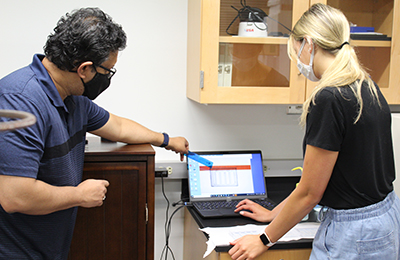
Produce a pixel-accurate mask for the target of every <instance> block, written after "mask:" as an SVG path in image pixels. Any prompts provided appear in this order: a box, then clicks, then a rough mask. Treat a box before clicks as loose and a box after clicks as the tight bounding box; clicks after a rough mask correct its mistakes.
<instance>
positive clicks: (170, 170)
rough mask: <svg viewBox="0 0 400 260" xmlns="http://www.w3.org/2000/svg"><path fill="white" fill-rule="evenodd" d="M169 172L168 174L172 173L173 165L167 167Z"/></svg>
mask: <svg viewBox="0 0 400 260" xmlns="http://www.w3.org/2000/svg"><path fill="white" fill-rule="evenodd" d="M167 172H168V175H171V174H172V167H171V166H168V167H167Z"/></svg>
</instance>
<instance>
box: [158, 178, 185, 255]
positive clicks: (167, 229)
mask: <svg viewBox="0 0 400 260" xmlns="http://www.w3.org/2000/svg"><path fill="white" fill-rule="evenodd" d="M161 190H162V194H163V196H164V198H165V200H166V201H167V209H166V212H165V223H164V232H165V245H164V248H163V250H162V251H161V255H160V260H162V258H163V256H165V260H167V259H168V253H171V256H172V259H174V260H175V255H174V252H173V251H172V248H171V247H170V246H169V237H170V235H171V224H172V217H173V216H174V215H175V214H176V212H178V211H179V210H180V209H181V208H183V207H186V206H189V204H188V203H186V202H184V203H183V204H181V206H179V207H178V208H177V209H175V210H174V211H173V212H172V214H171V216H169V217H168V213H169V205H170V202H169V200H168V198H167V195H166V194H165V191H164V178H163V177H161ZM180 202H183V199H181V200H179V201H178V202H175V203H172V206H173V207H175V206H176V205H178V204H179V203H180Z"/></svg>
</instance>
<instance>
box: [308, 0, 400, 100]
mask: <svg viewBox="0 0 400 260" xmlns="http://www.w3.org/2000/svg"><path fill="white" fill-rule="evenodd" d="M317 2H320V3H324V4H328V5H330V6H332V7H335V8H338V9H340V10H341V11H342V12H343V13H344V14H345V15H346V17H347V19H348V20H349V22H351V23H352V24H356V25H357V26H365V27H374V29H375V32H377V33H382V34H386V35H387V36H388V37H391V40H389V41H378V40H351V45H353V46H355V49H356V51H357V53H358V57H359V59H360V61H361V63H362V64H363V65H364V66H365V67H366V68H367V69H368V72H369V73H370V75H371V78H372V79H373V80H374V81H375V82H376V83H377V84H378V86H379V87H380V89H381V91H382V93H383V94H384V96H385V98H386V99H387V101H388V102H389V103H390V104H400V74H399V68H400V45H399V44H396V42H399V41H400V34H399V30H400V18H399V15H400V13H399V12H400V3H399V2H400V1H399V0H379V1H376V0H352V1H348V0H311V4H314V3H317ZM315 85H316V83H313V82H310V81H308V82H307V95H309V94H310V93H311V91H312V89H313V88H314V87H315Z"/></svg>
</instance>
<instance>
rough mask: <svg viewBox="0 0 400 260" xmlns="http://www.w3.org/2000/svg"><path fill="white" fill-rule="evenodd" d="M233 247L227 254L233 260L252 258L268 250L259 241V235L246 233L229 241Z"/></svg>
mask: <svg viewBox="0 0 400 260" xmlns="http://www.w3.org/2000/svg"><path fill="white" fill-rule="evenodd" d="M231 245H233V247H232V248H231V249H230V250H229V251H228V254H229V255H230V256H231V258H232V259H234V260H252V259H255V258H256V257H257V256H259V255H261V254H262V253H264V252H265V251H267V250H268V247H267V246H264V244H263V243H262V242H261V239H260V236H259V235H247V236H243V237H241V238H238V239H236V240H235V241H233V242H231Z"/></svg>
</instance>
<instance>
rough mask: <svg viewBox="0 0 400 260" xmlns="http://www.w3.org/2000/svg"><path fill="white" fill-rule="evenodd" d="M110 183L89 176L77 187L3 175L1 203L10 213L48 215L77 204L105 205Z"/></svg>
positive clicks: (1, 178) (1, 177) (87, 206)
mask: <svg viewBox="0 0 400 260" xmlns="http://www.w3.org/2000/svg"><path fill="white" fill-rule="evenodd" d="M108 185H109V183H108V181H106V180H86V181H84V182H82V183H81V184H79V185H78V186H77V187H73V186H64V187H58V186H52V185H49V184H47V183H45V182H43V181H39V180H36V179H33V178H26V177H17V176H7V175H0V204H1V206H2V207H3V209H4V210H5V211H6V212H8V213H14V212H19V213H24V214H30V215H45V214H50V213H52V212H55V211H60V210H64V209H68V208H72V207H76V206H81V207H86V208H91V207H97V206H101V205H102V204H103V198H104V196H105V194H106V192H107V187H108Z"/></svg>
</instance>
